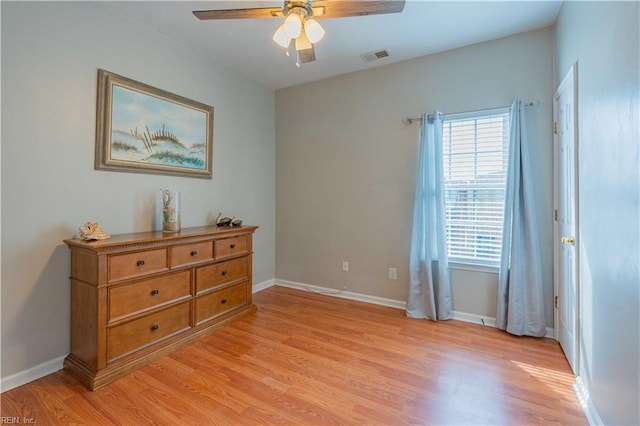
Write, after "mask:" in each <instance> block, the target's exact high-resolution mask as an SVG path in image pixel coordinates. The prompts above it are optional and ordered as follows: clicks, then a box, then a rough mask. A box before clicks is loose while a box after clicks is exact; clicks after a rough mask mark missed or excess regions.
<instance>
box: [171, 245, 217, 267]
mask: <svg viewBox="0 0 640 426" xmlns="http://www.w3.org/2000/svg"><path fill="white" fill-rule="evenodd" d="M212 259H213V244H212V243H211V241H208V242H206V243H194V244H183V245H179V246H174V247H171V267H172V268H175V267H177V266H182V265H191V264H194V263H199V262H206V261H207V260H212Z"/></svg>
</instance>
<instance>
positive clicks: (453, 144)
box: [442, 108, 509, 266]
mask: <svg viewBox="0 0 640 426" xmlns="http://www.w3.org/2000/svg"><path fill="white" fill-rule="evenodd" d="M442 141H443V157H444V158H443V169H444V193H445V195H444V196H445V212H446V222H447V223H446V232H447V244H448V247H449V252H448V254H449V259H450V260H451V261H452V262H460V263H471V264H484V265H489V266H498V265H499V263H500V247H501V244H502V221H503V216H504V198H505V183H506V175H507V158H508V143H509V109H508V108H504V109H498V110H490V111H483V112H476V113H470V114H451V115H445V116H444V117H443V132H442Z"/></svg>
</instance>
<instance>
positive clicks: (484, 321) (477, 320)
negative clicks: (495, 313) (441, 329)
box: [453, 311, 496, 327]
mask: <svg viewBox="0 0 640 426" xmlns="http://www.w3.org/2000/svg"><path fill="white" fill-rule="evenodd" d="M453 319H454V320H458V321H464V322H471V323H473V324H480V325H486V326H487V327H495V326H496V319H495V318H493V317H486V316H482V315H476V314H469V313H467V312H460V311H453Z"/></svg>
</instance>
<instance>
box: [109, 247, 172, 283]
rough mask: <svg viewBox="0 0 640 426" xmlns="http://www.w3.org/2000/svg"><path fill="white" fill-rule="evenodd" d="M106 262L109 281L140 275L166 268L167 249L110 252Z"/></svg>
mask: <svg viewBox="0 0 640 426" xmlns="http://www.w3.org/2000/svg"><path fill="white" fill-rule="evenodd" d="M108 263H109V269H108V274H109V278H108V280H109V282H113V281H120V280H124V279H127V278H134V277H141V276H144V275H148V274H152V273H154V272H162V271H166V270H167V269H168V267H167V249H166V248H159V249H155V250H145V251H138V252H135V253H126V254H112V255H110V256H109V261H108Z"/></svg>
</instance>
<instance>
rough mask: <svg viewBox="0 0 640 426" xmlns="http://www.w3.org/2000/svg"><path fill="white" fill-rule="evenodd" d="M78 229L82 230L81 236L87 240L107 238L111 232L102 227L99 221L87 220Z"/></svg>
mask: <svg viewBox="0 0 640 426" xmlns="http://www.w3.org/2000/svg"><path fill="white" fill-rule="evenodd" d="M78 231H80V238H81V239H83V240H87V241H95V240H106V239H107V238H109V237H110V235H109V234H107V233H106V232H104V231H103V230H102V229H100V225H98V222H86V223H85V224H84V225H82V226H80V227H79V228H78Z"/></svg>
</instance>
